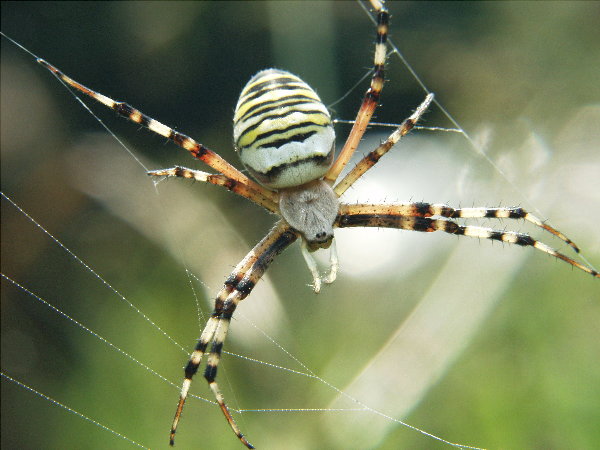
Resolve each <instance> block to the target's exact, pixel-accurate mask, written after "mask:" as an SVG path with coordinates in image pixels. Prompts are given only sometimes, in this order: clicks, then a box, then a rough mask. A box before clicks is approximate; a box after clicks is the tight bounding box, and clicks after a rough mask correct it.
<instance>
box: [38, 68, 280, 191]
mask: <svg viewBox="0 0 600 450" xmlns="http://www.w3.org/2000/svg"><path fill="white" fill-rule="evenodd" d="M37 62H38V63H40V64H41V65H42V66H44V67H45V68H46V69H48V70H49V71H50V72H52V73H53V74H54V75H55V76H56V77H57V78H59V79H60V80H62V81H63V82H65V83H66V84H68V85H69V86H71V87H72V88H73V89H75V90H77V91H79V92H81V93H83V94H85V95H87V96H89V97H91V98H93V99H94V100H96V101H98V102H100V103H102V104H103V105H105V106H107V107H109V108H110V109H112V110H113V111H116V112H117V114H119V115H121V116H123V117H125V118H127V119H129V120H131V121H132V122H135V123H138V124H140V125H142V126H144V127H146V128H148V129H149V130H150V131H152V132H153V133H156V134H158V135H160V136H163V137H166V138H167V139H169V140H171V141H173V142H174V143H175V144H177V145H178V146H180V147H182V148H184V149H185V150H187V151H188V152H190V153H191V154H192V156H193V157H194V158H197V159H199V160H201V161H203V162H204V163H206V164H207V165H209V166H210V167H212V168H213V169H215V170H216V171H217V172H219V173H222V174H223V175H225V176H226V177H228V178H231V179H233V180H235V181H237V182H240V183H243V184H245V185H247V186H250V187H252V188H253V189H254V190H256V191H258V192H260V193H261V194H262V195H263V196H265V197H267V198H270V199H273V198H274V193H273V192H271V191H269V190H267V189H265V188H263V187H262V186H260V185H259V184H258V183H256V182H254V181H252V180H250V179H249V178H248V177H247V176H246V175H244V174H243V173H241V172H240V171H239V170H237V169H236V168H235V167H233V166H232V165H231V164H229V163H228V162H227V161H225V160H224V159H223V158H222V157H221V156H219V155H218V154H216V153H215V152H213V151H212V150H209V149H208V148H206V147H205V146H204V145H202V144H199V143H198V142H196V141H195V140H193V139H192V138H191V137H189V136H186V135H185V134H182V133H179V132H178V131H175V130H174V129H172V128H170V127H168V126H166V125H164V124H162V123H160V122H159V121H157V120H154V119H153V118H151V117H149V116H147V115H145V114H144V113H142V112H141V111H139V110H137V109H135V108H134V107H133V106H131V105H129V104H127V103H125V102H117V101H115V100H113V99H111V98H109V97H106V96H105V95H102V94H100V93H98V92H95V91H93V90H91V89H89V88H87V87H85V86H84V85H82V84H80V83H78V82H77V81H75V80H73V79H72V78H70V77H68V76H67V75H65V74H64V73H62V72H61V71H60V70H58V69H57V68H56V67H54V66H53V65H52V64H50V63H48V62H47V61H44V60H43V59H40V58H38V60H37Z"/></svg>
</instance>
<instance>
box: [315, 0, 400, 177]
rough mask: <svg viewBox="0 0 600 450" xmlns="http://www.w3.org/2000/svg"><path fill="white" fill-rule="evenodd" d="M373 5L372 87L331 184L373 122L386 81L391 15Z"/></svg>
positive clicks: (378, 3) (330, 173)
mask: <svg viewBox="0 0 600 450" xmlns="http://www.w3.org/2000/svg"><path fill="white" fill-rule="evenodd" d="M371 5H372V6H373V8H374V9H375V11H376V12H377V37H376V40H375V56H374V58H373V77H372V78H371V85H370V86H369V89H368V90H367V92H366V93H365V96H364V98H363V101H362V103H361V105H360V109H359V111H358V114H357V116H356V120H355V121H354V125H353V126H352V130H351V131H350V134H349V135H348V139H347V140H346V143H345V144H344V147H343V148H342V150H341V151H340V154H339V155H338V157H337V159H336V160H335V161H334V163H333V165H332V166H331V168H330V169H329V170H328V171H327V173H326V174H325V177H324V179H325V181H328V182H330V183H333V182H334V181H335V180H336V179H337V177H338V176H339V174H340V172H341V171H342V170H343V169H344V167H345V166H346V164H348V161H350V158H351V157H352V155H353V153H354V151H355V150H356V148H357V147H358V144H359V142H360V140H361V138H362V137H363V135H364V134H365V131H366V129H367V126H368V125H369V122H370V121H371V117H372V116H373V113H374V112H375V109H376V108H377V105H378V104H379V97H380V95H381V91H382V89H383V84H384V81H385V59H386V52H387V47H386V42H387V34H388V24H389V19H390V15H389V13H388V10H387V9H386V7H385V5H384V4H383V2H381V1H378V0H371Z"/></svg>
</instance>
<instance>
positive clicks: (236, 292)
mask: <svg viewBox="0 0 600 450" xmlns="http://www.w3.org/2000/svg"><path fill="white" fill-rule="evenodd" d="M297 238H298V235H297V233H296V232H294V231H292V230H291V229H290V227H289V226H288V225H287V224H285V222H283V221H279V222H278V223H277V224H276V225H275V227H274V228H273V229H272V230H271V231H270V232H269V233H268V234H267V236H265V237H264V238H263V239H262V240H261V241H260V242H259V243H258V244H257V245H256V246H255V247H254V248H253V249H252V250H251V251H250V253H248V255H246V257H245V258H244V259H243V260H242V262H240V263H239V264H238V265H237V267H236V268H235V270H234V271H233V272H232V273H231V275H230V276H229V278H228V279H227V280H226V281H225V285H224V286H223V289H221V291H220V292H219V294H218V295H217V298H216V300H215V309H214V311H213V313H212V314H211V317H210V319H209V320H208V323H207V324H206V326H205V327H204V330H203V331H202V334H201V336H200V339H199V341H198V343H197V344H196V347H195V349H194V351H193V353H192V355H191V356H190V359H189V361H188V364H187V366H186V367H185V378H184V380H183V385H182V387H181V395H180V397H179V403H178V405H177V411H176V412H175V417H174V419H173V425H172V427H171V435H170V444H171V445H174V443H175V432H176V431H177V425H178V423H179V419H180V417H181V412H182V410H183V406H184V404H185V400H186V398H187V394H188V391H189V389H190V385H191V383H192V378H193V376H194V375H195V374H196V372H197V371H198V368H199V367H200V364H201V362H202V357H203V356H204V354H205V353H206V351H207V349H208V348H209V346H210V351H209V355H208V361H207V365H206V370H205V372H204V378H206V380H207V381H208V384H209V386H210V389H211V390H212V392H213V394H214V395H215V398H216V400H217V403H218V404H219V407H220V408H221V411H223V414H224V415H225V418H226V419H227V422H228V423H229V425H230V426H231V429H232V430H233V432H234V433H235V434H236V436H237V437H238V438H239V439H240V441H241V442H242V443H243V444H244V445H245V446H246V447H248V448H254V447H253V446H252V445H251V444H250V443H249V442H248V440H247V439H246V438H245V437H244V436H243V435H242V433H241V431H240V429H239V427H238V426H237V424H236V423H235V420H234V419H233V416H232V415H231V413H230V411H229V409H228V407H227V405H226V404H225V400H224V398H223V395H222V394H221V391H220V389H219V386H218V384H217V382H216V380H215V379H216V376H217V366H218V364H219V360H220V358H221V351H222V349H223V343H224V342H225V338H226V337H227V331H228V329H229V322H230V321H231V317H232V316H233V313H234V311H235V309H236V307H237V305H238V303H239V302H240V301H242V300H243V299H244V298H246V297H247V296H248V295H249V294H250V292H252V289H253V288H254V286H255V285H256V283H257V282H258V280H259V279H260V278H261V277H262V275H263V274H264V273H265V271H266V270H267V268H268V266H269V264H270V263H271V261H273V259H274V258H275V257H276V256H277V255H279V254H280V253H281V252H282V251H283V250H285V249H286V248H287V247H288V246H289V245H290V244H291V243H292V242H294V241H295V240H296V239H297Z"/></svg>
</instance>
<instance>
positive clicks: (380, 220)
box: [336, 203, 600, 278]
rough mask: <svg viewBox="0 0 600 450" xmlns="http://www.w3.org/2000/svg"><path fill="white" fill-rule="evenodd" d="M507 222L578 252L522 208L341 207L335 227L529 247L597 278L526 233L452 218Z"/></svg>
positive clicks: (591, 270) (585, 268) (584, 266)
mask: <svg viewBox="0 0 600 450" xmlns="http://www.w3.org/2000/svg"><path fill="white" fill-rule="evenodd" d="M431 216H440V217H443V218H442V219H434V218H431ZM479 217H494V218H509V219H524V220H527V221H529V222H531V223H533V224H535V225H536V226H539V227H540V228H542V229H544V230H546V231H548V232H549V233H551V234H553V235H554V236H557V237H558V238H560V239H561V240H563V241H564V242H566V243H567V244H569V246H571V248H573V249H574V250H575V251H577V252H578V251H579V248H578V247H577V245H575V243H574V242H573V241H571V240H570V239H568V238H567V237H566V236H565V235H564V234H562V233H561V232H559V231H558V230H556V229H554V228H552V227H550V226H548V225H546V224H543V223H542V222H541V221H540V220H539V219H537V218H536V217H535V216H533V215H531V214H530V213H528V212H526V211H525V210H523V209H522V208H462V209H453V208H451V207H449V206H447V205H443V204H437V205H434V204H429V203H407V204H398V205H393V204H391V205H370V204H354V205H346V204H343V205H341V207H340V215H339V216H338V219H337V222H336V225H337V226H338V227H340V228H348V227H380V228H397V229H403V230H412V231H422V232H433V231H443V232H445V233H449V234H454V235H458V236H461V235H462V236H469V237H476V238H480V239H490V240H496V241H501V242H506V243H509V244H516V245H520V246H524V247H527V246H531V247H533V248H535V249H537V250H539V251H542V252H544V253H546V254H549V255H551V256H554V257H556V258H558V259H561V260H563V261H565V262H566V263H568V264H570V265H572V266H573V267H576V268H577V269H580V270H583V271H584V272H586V273H589V274H590V275H592V276H594V277H597V278H600V275H599V274H598V272H597V271H596V270H595V269H593V268H591V267H588V266H586V265H583V264H581V263H579V262H578V261H575V260H574V259H572V258H569V257H568V256H566V255H564V254H562V253H561V252H559V251H557V250H555V249H554V248H552V247H550V246H549V245H547V244H545V243H543V242H541V241H538V240H536V239H534V238H532V237H531V236H530V235H528V234H526V233H518V232H514V231H502V230H495V229H492V228H485V227H479V226H472V225H459V224H458V223H456V222H455V221H454V220H451V219H456V218H463V219H464V218H466V219H468V218H479Z"/></svg>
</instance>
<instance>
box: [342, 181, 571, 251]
mask: <svg viewBox="0 0 600 450" xmlns="http://www.w3.org/2000/svg"><path fill="white" fill-rule="evenodd" d="M342 181H343V180H342ZM340 213H341V214H395V215H399V216H410V217H431V216H441V217H447V218H449V219H458V218H460V219H483V218H488V219H489V218H495V219H523V220H526V221H527V222H530V223H532V224H534V225H535V226H537V227H540V228H542V229H543V230H546V231H547V232H549V233H551V234H552V235H554V236H556V237H557V238H559V239H560V240H562V241H564V242H566V243H567V244H568V245H569V246H570V247H571V248H572V249H573V250H575V251H576V252H577V253H579V247H578V246H577V245H576V244H575V243H574V242H573V241H572V240H571V239H569V238H568V237H567V236H565V235H564V234H563V233H561V232H560V231H558V230H557V229H555V228H553V227H551V226H550V225H548V224H545V223H544V222H542V221H541V220H540V219H538V218H537V217H536V216H534V215H533V214H531V213H529V212H527V211H525V210H524V209H523V208H520V207H507V208H486V207H479V208H452V207H450V206H448V205H445V204H443V203H437V204H432V203H423V202H416V203H401V204H390V205H385V204H384V205H370V204H355V205H342V208H341V209H340Z"/></svg>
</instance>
